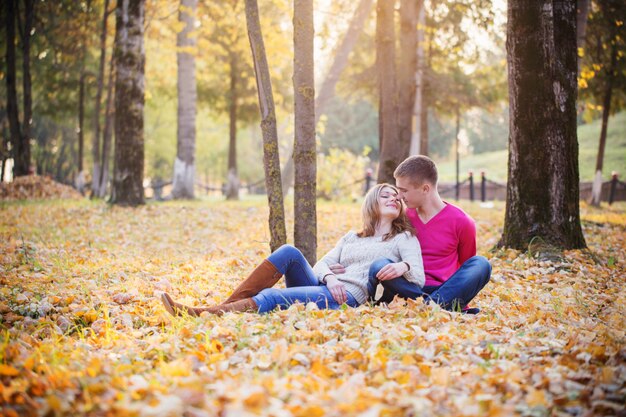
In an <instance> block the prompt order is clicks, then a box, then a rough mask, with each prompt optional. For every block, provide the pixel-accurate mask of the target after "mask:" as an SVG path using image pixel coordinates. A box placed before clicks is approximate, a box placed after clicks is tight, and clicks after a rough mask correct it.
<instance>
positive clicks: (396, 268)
mask: <svg viewBox="0 0 626 417" xmlns="http://www.w3.org/2000/svg"><path fill="white" fill-rule="evenodd" d="M408 270H409V267H408V265H407V264H405V263H404V262H396V263H394V264H387V265H385V266H384V267H383V268H382V269H381V270H380V271H378V274H376V278H378V280H379V281H388V280H390V279H394V278H398V277H401V276H402V275H403V274H404V273H405V272H406V271H408Z"/></svg>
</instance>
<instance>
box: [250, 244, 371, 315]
mask: <svg viewBox="0 0 626 417" xmlns="http://www.w3.org/2000/svg"><path fill="white" fill-rule="evenodd" d="M267 260H268V261H270V262H271V263H272V264H273V265H274V266H275V267H276V269H277V270H278V271H279V272H281V273H282V274H283V275H284V276H285V285H286V286H287V288H266V289H264V290H263V291H261V292H260V293H258V294H257V295H255V296H254V297H252V299H253V300H254V302H255V303H256V304H257V306H258V307H259V309H258V311H259V313H267V312H268V311H272V310H274V309H275V308H276V307H279V308H280V309H281V310H282V309H286V308H288V307H289V306H290V305H291V304H294V303H295V302H298V301H299V302H301V303H308V302H314V303H315V304H317V306H318V307H319V308H325V309H331V310H336V309H338V308H339V307H340V306H341V305H340V304H338V303H337V302H336V301H335V299H334V298H333V296H332V295H331V293H330V291H328V288H327V287H326V285H321V284H320V283H319V281H318V280H317V278H316V277H315V273H314V272H313V268H311V265H309V263H308V262H307V260H306V259H305V258H304V255H302V252H300V250H299V249H297V248H295V247H293V246H291V245H283V246H281V247H280V248H278V249H277V250H276V251H275V252H274V253H272V254H271V255H270V256H269V257H268V258H267ZM346 295H347V296H348V300H347V301H346V304H347V305H349V306H350V307H357V306H358V305H359V303H358V302H357V301H356V300H355V298H354V297H353V296H352V294H350V293H349V292H348V291H346Z"/></svg>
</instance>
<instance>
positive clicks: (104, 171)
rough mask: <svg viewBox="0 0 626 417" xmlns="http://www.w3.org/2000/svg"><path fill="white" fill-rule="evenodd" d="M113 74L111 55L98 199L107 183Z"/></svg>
mask: <svg viewBox="0 0 626 417" xmlns="http://www.w3.org/2000/svg"><path fill="white" fill-rule="evenodd" d="M114 74H115V56H114V55H113V54H111V60H110V62H109V81H108V86H107V98H106V104H105V110H104V132H103V134H102V162H101V164H100V165H101V166H102V171H100V178H99V186H98V189H99V194H98V197H100V198H104V196H105V195H106V192H107V185H108V183H109V162H110V154H111V143H112V136H113V123H114V121H115V111H114V109H113V85H114V83H115V81H114V78H113V75H114Z"/></svg>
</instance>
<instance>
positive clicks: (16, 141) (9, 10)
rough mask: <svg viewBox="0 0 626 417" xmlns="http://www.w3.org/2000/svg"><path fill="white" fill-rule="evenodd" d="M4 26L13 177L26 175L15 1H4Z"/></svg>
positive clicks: (26, 165)
mask: <svg viewBox="0 0 626 417" xmlns="http://www.w3.org/2000/svg"><path fill="white" fill-rule="evenodd" d="M4 5H5V6H6V10H5V12H4V17H5V28H6V35H7V37H6V40H5V42H6V48H7V49H6V70H7V73H6V81H7V118H8V119H9V132H10V142H11V145H12V147H13V177H18V176H20V175H28V164H27V162H28V159H27V158H26V163H24V159H25V158H24V149H23V147H24V144H23V142H22V134H21V128H20V119H19V109H18V104H17V71H16V68H15V67H16V65H15V20H16V18H17V11H16V10H15V2H14V1H12V0H9V1H7V2H5V3H4Z"/></svg>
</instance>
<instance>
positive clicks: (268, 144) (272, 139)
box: [246, 0, 287, 251]
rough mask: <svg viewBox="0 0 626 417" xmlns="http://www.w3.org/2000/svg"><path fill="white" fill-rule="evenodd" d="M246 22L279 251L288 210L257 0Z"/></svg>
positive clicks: (273, 243) (250, 1)
mask: <svg viewBox="0 0 626 417" xmlns="http://www.w3.org/2000/svg"><path fill="white" fill-rule="evenodd" d="M246 23H247V27H248V38H249V40H250V49H251V50H252V59H253V61H254V73H255V76H256V84H257V92H258V96H259V109H260V111H261V130H262V132H263V166H264V169H265V187H266V188H267V199H268V204H269V229H270V248H271V250H272V251H275V250H276V249H278V248H279V247H280V246H281V245H283V244H285V242H286V241H287V231H286V228H285V207H284V204H283V195H282V189H281V181H280V159H279V156H278V133H277V131H276V112H275V109H274V96H273V94H272V83H271V80H270V73H269V67H268V64H267V57H266V55H265V45H264V44H263V34H262V33H261V22H260V19H259V7H258V5H257V1H256V0H246Z"/></svg>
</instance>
